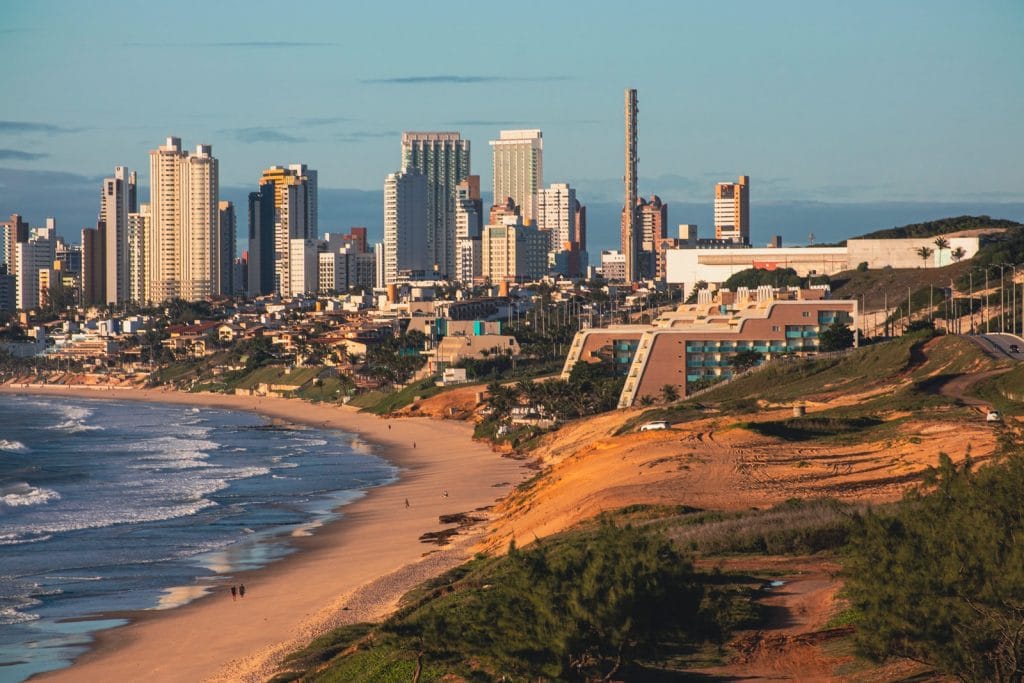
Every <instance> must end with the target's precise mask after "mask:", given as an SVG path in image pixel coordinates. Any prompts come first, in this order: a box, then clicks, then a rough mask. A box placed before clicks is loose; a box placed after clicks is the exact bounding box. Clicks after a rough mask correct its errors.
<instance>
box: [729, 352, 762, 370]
mask: <svg viewBox="0 0 1024 683" xmlns="http://www.w3.org/2000/svg"><path fill="white" fill-rule="evenodd" d="M762 358H764V355H763V354H762V353H761V352H760V351H753V350H751V349H744V350H742V351H737V352H736V355H734V356H733V357H732V361H731V362H732V369H733V371H734V372H736V373H740V372H746V371H747V370H749V369H750V368H752V367H754V366H755V365H757V364H758V363H760V362H761V359H762Z"/></svg>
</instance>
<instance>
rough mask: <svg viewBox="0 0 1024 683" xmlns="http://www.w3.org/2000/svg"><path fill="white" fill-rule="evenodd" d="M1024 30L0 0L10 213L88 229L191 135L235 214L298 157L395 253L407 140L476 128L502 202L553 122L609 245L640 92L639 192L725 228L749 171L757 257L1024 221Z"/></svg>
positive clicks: (1003, 2)
mask: <svg viewBox="0 0 1024 683" xmlns="http://www.w3.org/2000/svg"><path fill="white" fill-rule="evenodd" d="M1022 35H1024V2H1021V1H1020V0H976V1H974V2H964V1H961V2H949V1H946V0H928V1H925V0H919V1H916V2H911V1H909V0H904V1H898V0H895V1H894V0H888V1H885V2H883V1H876V0H865V1H861V2H856V3H847V2H820V1H819V2H811V1H806V2H796V1H787V0H774V1H773V2H759V1H755V0H750V1H746V0H732V1H730V2H684V1H682V0H676V1H668V0H666V1H664V2H654V1H645V0H633V1H631V2H628V3H622V2H618V1H616V2H611V1H608V2H605V1H602V0H590V1H588V2H552V1H551V0H547V1H545V2H533V1H532V0H517V2H514V3H495V2H478V1H477V2H445V1H443V0H437V1H433V2H422V1H418V0H417V1H413V0H392V1H391V2H387V3H366V2H364V3H356V2H346V3H337V2H316V1H312V0H307V1H305V2H301V3H282V2H255V1H251V0H250V1H246V2H228V1H211V0H205V1H203V2H193V1H189V0H177V1H176V2H174V3H145V2H142V3H126V2H123V0H121V1H119V2H108V1H106V0H90V1H89V2H76V1H74V0H64V1H57V0H27V1H22V0H3V2H2V3H0V40H2V41H3V45H4V64H3V66H2V67H0V92H3V93H4V97H3V106H2V107H0V214H2V215H7V214H9V213H13V212H19V213H22V214H24V215H26V216H27V217H28V218H29V220H30V221H31V222H32V223H33V224H39V223H41V222H42V220H43V217H44V216H46V215H55V216H56V217H57V219H58V226H59V227H60V228H61V231H62V232H64V233H65V234H68V235H75V234H77V232H78V230H79V229H80V228H81V227H83V226H85V225H89V224H91V223H92V222H94V221H95V214H96V211H97V209H98V197H97V194H98V191H99V179H101V178H102V177H104V176H105V175H110V174H111V172H112V169H113V167H114V166H115V165H127V166H129V167H130V168H134V169H138V170H139V174H140V180H141V182H142V184H148V156H147V153H148V151H149V150H151V149H155V148H156V147H157V146H159V145H160V144H161V143H162V142H163V140H164V138H165V137H167V136H168V135H174V136H178V137H181V138H182V141H183V143H184V144H185V146H186V147H188V148H194V147H195V145H196V144H199V143H208V144H212V145H213V150H214V155H215V156H217V157H218V159H219V160H220V183H221V186H222V188H223V192H222V194H224V195H225V196H226V197H227V198H229V199H233V200H235V201H244V197H245V193H246V192H247V191H250V190H252V189H255V186H256V184H257V181H258V178H259V175H260V172H261V171H262V169H264V168H266V167H267V166H270V165H272V164H287V163H298V162H302V163H306V164H309V165H310V166H311V167H313V168H316V169H317V170H318V172H319V183H320V187H321V199H320V205H321V226H320V227H321V231H322V232H323V231H337V230H343V229H346V228H347V227H348V226H349V225H353V224H367V225H369V227H370V228H371V232H372V233H376V234H380V227H381V224H382V222H383V218H382V213H383V212H382V209H381V208H380V207H381V203H382V200H381V189H382V186H383V180H384V176H385V175H386V174H387V173H389V172H392V171H395V170H398V165H399V163H400V135H401V132H402V131H403V130H457V131H460V132H461V133H462V135H463V137H466V138H469V139H470V140H471V142H472V167H473V172H474V173H477V174H479V175H480V176H481V181H482V186H483V187H484V188H489V187H490V182H491V172H490V166H491V158H490V149H489V146H488V144H487V142H488V140H491V139H494V138H496V137H497V134H498V131H499V130H501V129H503V128H540V129H542V130H543V132H544V180H545V183H552V182H569V183H570V184H572V185H573V186H574V187H576V188H577V192H578V194H579V196H580V198H581V200H582V201H583V202H584V203H586V204H588V205H589V206H592V207H594V208H593V210H591V212H590V218H591V225H590V234H591V242H592V248H591V251H592V252H593V251H594V248H593V245H594V244H595V243H596V244H597V245H599V246H602V247H604V246H605V245H607V246H614V242H616V241H617V236H616V235H617V220H618V219H617V210H618V206H619V204H620V203H621V196H622V183H621V177H622V173H623V168H622V167H623V160H622V152H623V140H622V136H623V130H622V129H623V122H622V106H623V104H622V100H623V89H624V88H626V87H635V88H637V89H638V91H639V101H640V115H639V125H640V142H639V145H640V149H639V152H640V191H641V193H642V194H644V195H650V194H655V193H656V194H658V195H660V196H661V197H663V198H664V199H666V200H668V201H669V204H670V208H669V223H670V225H675V224H676V223H698V224H699V225H700V226H701V231H702V234H704V235H706V234H708V232H710V230H711V228H712V226H711V218H710V216H711V201H712V197H713V188H714V184H715V183H716V182H719V181H729V180H734V179H735V177H736V176H738V175H741V174H744V175H749V176H751V185H752V190H751V207H752V208H751V213H752V215H751V218H752V224H753V232H754V236H755V240H756V241H758V242H762V241H766V240H767V239H768V237H769V236H770V235H771V234H777V233H778V234H784V235H785V236H786V238H787V241H789V242H797V241H805V240H806V236H807V235H808V233H810V232H816V233H818V234H819V235H821V237H820V238H819V239H830V238H836V239H841V238H842V237H843V236H845V235H839V234H837V233H840V232H842V231H844V230H852V231H853V232H854V233H856V232H857V230H858V228H859V227H861V224H860V222H861V221H865V224H864V225H863V226H862V227H863V229H862V230H860V231H861V232H866V231H869V230H873V229H876V228H881V227H889V225H891V224H894V223H895V222H897V221H898V220H902V217H903V216H904V215H909V216H912V217H919V219H920V220H924V219H927V218H938V217H940V216H943V215H949V214H948V212H957V211H961V210H962V211H961V212H966V211H967V210H971V211H972V212H978V213H989V214H990V215H994V216H996V215H998V216H1001V217H1008V218H1016V219H1018V220H1024V163H1022V159H1024V68H1022V67H1024V41H1022V40H1021V38H1020V37H1021V36H1022ZM487 194H489V193H486V190H485V200H489V197H488V196H486V195H487ZM145 197H146V193H143V195H142V198H143V200H144V199H145ZM786 207H789V208H792V209H794V210H793V211H791V212H788V213H787V211H788V209H787V208H786ZM808 207H810V208H812V209H813V211H810V213H808V212H807V211H806V210H807V209H808ZM828 207H835V208H834V211H833V213H832V214H830V213H829V211H828ZM884 207H900V209H899V211H894V212H892V213H886V211H885V210H884ZM914 207H917V208H918V209H919V210H918V211H916V212H915V211H914V210H913V209H914ZM759 208H760V209H761V220H759V215H758V213H759ZM880 208H881V209H883V210H880V211H876V210H877V209H880ZM798 209H799V210H798ZM801 211H802V212H801ZM851 211H852V212H853V213H850V212H851ZM844 212H846V213H844ZM865 212H867V213H865ZM243 214H244V211H243ZM875 220H877V221H881V224H867V223H866V221H875ZM887 221H893V223H887ZM240 224H243V225H244V218H243V220H240Z"/></svg>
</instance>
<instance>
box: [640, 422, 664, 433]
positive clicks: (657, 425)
mask: <svg viewBox="0 0 1024 683" xmlns="http://www.w3.org/2000/svg"><path fill="white" fill-rule="evenodd" d="M668 427H669V424H668V422H666V421H665V420H655V421H654V422H647V423H645V424H644V425H642V426H641V427H640V431H641V432H656V431H658V430H660V429H668Z"/></svg>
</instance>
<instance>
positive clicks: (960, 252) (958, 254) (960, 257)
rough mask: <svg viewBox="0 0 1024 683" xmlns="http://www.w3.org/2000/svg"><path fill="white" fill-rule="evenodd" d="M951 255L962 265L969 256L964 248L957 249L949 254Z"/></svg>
mask: <svg viewBox="0 0 1024 683" xmlns="http://www.w3.org/2000/svg"><path fill="white" fill-rule="evenodd" d="M949 255H950V256H952V257H953V260H954V261H956V262H957V263H960V262H961V261H962V260H963V259H964V257H965V256H967V250H966V249H964V248H963V247H957V248H956V249H954V250H953V251H951V252H949Z"/></svg>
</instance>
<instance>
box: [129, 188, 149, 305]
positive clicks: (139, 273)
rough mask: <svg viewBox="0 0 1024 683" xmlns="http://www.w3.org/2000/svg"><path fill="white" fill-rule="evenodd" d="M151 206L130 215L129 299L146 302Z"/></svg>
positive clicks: (141, 207)
mask: <svg viewBox="0 0 1024 683" xmlns="http://www.w3.org/2000/svg"><path fill="white" fill-rule="evenodd" d="M149 220H150V217H149V204H143V205H141V206H140V207H139V211H138V212H137V213H129V214H128V234H127V252H128V271H127V278H128V299H129V301H138V302H144V301H146V233H147V232H148V231H149V230H150V226H149Z"/></svg>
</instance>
